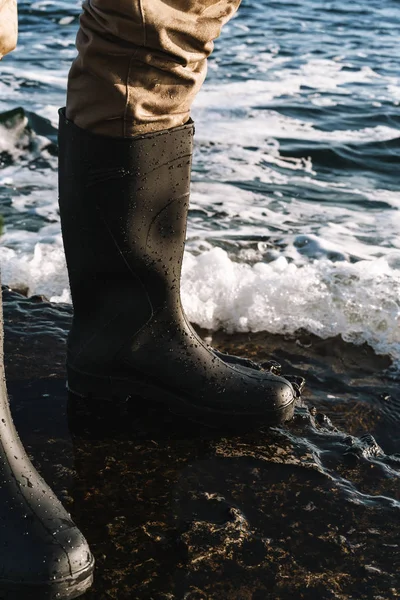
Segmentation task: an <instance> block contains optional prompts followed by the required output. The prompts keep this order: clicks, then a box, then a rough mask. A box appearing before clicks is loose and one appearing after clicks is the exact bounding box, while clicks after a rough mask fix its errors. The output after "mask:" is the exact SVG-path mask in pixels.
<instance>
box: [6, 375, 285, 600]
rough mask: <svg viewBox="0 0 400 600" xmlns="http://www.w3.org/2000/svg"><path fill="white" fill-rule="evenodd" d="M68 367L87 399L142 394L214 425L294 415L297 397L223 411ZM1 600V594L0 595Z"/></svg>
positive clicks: (137, 382)
mask: <svg viewBox="0 0 400 600" xmlns="http://www.w3.org/2000/svg"><path fill="white" fill-rule="evenodd" d="M67 371H68V382H67V388H68V391H69V392H71V393H72V394H74V395H75V396H79V397H81V398H87V399H91V400H93V399H98V400H116V401H124V400H126V398H128V397H129V396H134V395H135V396H136V395H137V396H141V397H143V398H146V399H148V400H151V401H153V402H157V403H160V402H161V403H163V404H165V405H166V406H167V407H168V408H169V410H170V412H172V413H173V414H175V415H177V416H183V417H185V418H187V419H189V420H191V421H194V422H196V423H201V424H203V425H206V426H207V427H211V428H217V427H218V428H219V427H221V426H225V427H226V426H239V427H241V428H242V427H244V426H245V425H246V424H254V423H258V424H260V425H262V424H263V425H277V424H279V423H283V422H285V421H289V420H290V419H292V418H293V413H294V404H295V398H294V397H293V398H292V401H291V402H289V403H288V404H286V405H284V406H282V407H281V408H279V409H278V410H276V409H275V410H268V411H267V410H266V411H263V412H262V413H251V414H249V413H248V412H244V413H240V412H231V411H229V412H228V411H220V410H215V409H212V408H209V407H207V406H201V407H200V406H197V405H195V404H191V403H190V402H188V401H187V400H185V399H184V398H181V397H180V396H177V395H176V394H175V393H173V392H171V391H169V390H166V389H164V388H159V387H157V386H156V385H154V383H151V382H148V381H143V380H141V379H139V378H135V377H129V379H128V378H122V377H104V376H103V377H102V376H98V375H90V374H88V373H83V372H81V371H78V370H76V369H73V368H71V367H67ZM0 600H1V597H0Z"/></svg>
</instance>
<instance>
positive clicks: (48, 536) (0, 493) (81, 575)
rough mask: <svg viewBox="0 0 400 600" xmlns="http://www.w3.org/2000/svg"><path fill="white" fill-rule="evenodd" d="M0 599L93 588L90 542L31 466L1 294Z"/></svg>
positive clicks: (70, 594) (36, 598)
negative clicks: (8, 379) (11, 384)
mask: <svg viewBox="0 0 400 600" xmlns="http://www.w3.org/2000/svg"><path fill="white" fill-rule="evenodd" d="M0 482H1V485H0V540H1V543H0V598H13V600H27V599H28V598H29V600H31V599H32V600H50V599H53V598H59V599H60V600H67V599H68V600H69V599H72V598H77V597H78V596H80V595H81V594H83V593H84V592H85V591H86V590H87V589H88V587H90V585H91V583H92V579H93V557H92V555H91V553H90V550H89V547H88V545H87V542H86V540H85V538H84V537H83V535H82V534H81V532H80V531H79V530H78V529H77V527H76V526H75V525H74V523H73V522H72V520H71V516H70V515H69V514H68V513H67V511H66V510H65V509H64V508H63V506H62V505H61V504H60V502H59V501H58V500H57V498H56V497H55V495H54V493H53V492H52V490H51V489H50V488H49V487H48V485H46V483H45V482H44V481H43V479H42V478H41V477H40V475H39V474H38V472H37V471H36V470H35V468H34V466H33V465H32V463H31V462H30V460H29V458H28V456H27V454H26V452H25V450H24V448H23V446H22V444H21V441H20V439H19V437H18V434H17V432H16V430H15V427H14V424H13V420H12V417H11V413H10V409H9V405H8V399H7V389H6V383H5V375H4V361H3V314H2V299H1V293H0Z"/></svg>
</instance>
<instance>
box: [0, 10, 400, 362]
mask: <svg viewBox="0 0 400 600" xmlns="http://www.w3.org/2000/svg"><path fill="white" fill-rule="evenodd" d="M19 11H20V37H19V45H18V48H17V49H16V51H15V52H14V53H13V54H11V55H9V56H7V57H6V58H5V59H4V60H3V61H2V62H1V63H0V112H1V113H4V112H6V111H10V110H12V109H14V108H16V107H22V108H23V111H20V112H18V113H16V114H15V115H14V116H12V117H9V118H8V120H4V119H3V124H2V125H0V157H1V164H0V213H1V214H2V215H3V217H4V234H3V236H2V237H1V238H0V264H1V270H2V279H3V283H5V284H8V285H10V286H13V287H16V288H17V289H24V290H25V291H26V293H27V294H44V295H46V296H47V297H48V298H50V299H51V300H52V301H54V302H69V301H70V293H69V288H68V278H67V272H66V267H65V259H64V254H63V247H62V240H61V234H60V221H59V215H58V209H57V159H56V151H55V148H54V142H55V134H56V130H55V128H56V126H57V110H58V108H59V107H60V106H63V105H64V103H65V89H66V81H67V74H68V69H69V66H70V64H71V61H72V60H73V58H74V56H75V55H76V50H75V46H74V40H75V35H76V31H77V28H78V16H79V12H80V3H79V2H71V1H70V0H57V1H52V0H39V1H36V2H35V1H22V2H19ZM399 33H400V5H399V3H398V2H396V1H395V0H368V2H367V0H362V1H354V2H352V3H351V4H349V3H348V2H344V1H343V0H333V1H330V2H323V1H322V0H290V1H289V0H280V1H279V2H271V1H267V0H257V2H256V1H255V0H244V2H243V3H242V6H241V8H240V10H239V12H238V14H237V15H236V17H235V18H234V19H233V20H232V21H230V22H229V23H228V24H227V25H226V26H225V28H224V30H223V33H222V35H221V37H220V38H219V39H218V40H217V41H216V44H215V51H214V53H213V54H212V56H211V58H210V59H209V67H208V77H207V80H206V82H205V84H204V86H203V88H202V90H201V92H200V93H199V95H198V97H197V99H196V101H195V104H194V107H193V114H192V116H193V119H194V121H195V124H196V136H195V155H194V169H193V178H192V200H191V205H190V212H189V223H188V239H187V244H186V253H185V258H184V265H183V281H182V296H183V302H184V306H185V309H186V311H187V314H188V316H189V318H190V320H191V321H192V322H195V323H197V324H198V325H200V326H202V327H204V328H207V329H210V330H216V329H221V328H222V329H226V330H227V331H229V332H246V331H250V332H256V331H263V330H266V331H270V332H273V333H293V332H295V331H296V330H298V329H299V328H302V329H305V330H306V331H309V332H311V333H314V334H317V335H318V336H320V337H322V338H327V337H330V336H335V335H341V336H342V337H343V339H344V340H345V341H348V342H352V343H355V344H360V343H363V342H368V343H369V344H370V345H371V346H372V348H373V349H374V350H375V351H376V352H377V353H380V354H389V355H390V356H391V357H392V359H393V360H394V362H395V364H396V363H397V364H399V361H400V325H399V306H400V293H399V292H400V236H399V233H400V217H399V206H400V193H399V187H400V186H399V180H398V164H399V160H400V133H399V129H400V116H399V115H400V113H399V111H400V108H399V105H400V63H399V60H398V43H399ZM43 119H48V120H49V121H50V123H49V124H46V121H44V120H43ZM28 122H29V124H30V128H29V127H27V124H28Z"/></svg>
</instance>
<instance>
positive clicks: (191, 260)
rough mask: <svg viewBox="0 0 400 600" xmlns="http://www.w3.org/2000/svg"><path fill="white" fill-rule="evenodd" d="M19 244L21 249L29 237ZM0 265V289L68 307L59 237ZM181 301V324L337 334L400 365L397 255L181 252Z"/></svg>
mask: <svg viewBox="0 0 400 600" xmlns="http://www.w3.org/2000/svg"><path fill="white" fill-rule="evenodd" d="M44 233H46V232H43V234H44ZM52 233H53V232H52V231H47V234H50V235H51V234H52ZM26 237H27V239H26V240H25V248H27V247H28V246H29V244H30V243H32V241H33V238H34V237H35V236H34V235H32V236H29V235H28V236H26ZM29 238H30V239H29ZM21 245H22V244H21ZM0 261H1V265H2V274H3V280H4V281H5V282H7V283H8V284H10V285H12V286H14V287H21V285H22V286H26V287H28V288H29V289H28V293H29V294H44V295H46V296H48V297H49V298H50V299H51V300H52V301H53V302H70V294H69V287H68V278H67V272H66V267H65V259H64V254H63V249H62V244H61V239H60V237H59V236H55V237H54V243H53V244H49V243H43V242H39V243H36V244H35V245H34V248H33V252H32V253H30V252H22V253H21V252H19V251H18V250H13V249H12V248H7V247H5V246H2V247H0ZM182 299H183V304H184V307H185V310H186V312H187V314H188V317H189V319H190V320H191V321H192V322H195V323H197V324H198V325H200V326H201V327H204V328H206V329H211V330H217V329H219V328H224V329H226V330H227V331H229V332H234V331H240V332H247V331H250V332H255V331H264V330H267V331H270V332H272V333H280V334H285V333H290V334H292V333H295V332H296V331H297V330H298V329H300V328H303V329H306V330H307V331H309V332H311V333H314V334H316V335H318V336H320V337H322V338H327V337H330V336H336V335H341V336H342V337H343V339H344V340H345V341H348V342H352V343H355V344H361V343H364V342H367V343H369V344H370V345H371V346H372V347H373V348H374V349H375V351H376V352H377V353H381V354H390V355H391V356H392V357H393V359H394V360H395V362H396V363H398V364H399V365H400V323H399V320H400V252H393V253H391V254H389V255H388V256H386V257H382V258H378V259H375V260H362V261H358V262H357V263H354V264H351V263H349V262H346V261H338V262H332V261H329V260H327V259H324V258H321V259H316V260H313V261H312V262H308V263H306V264H303V265H296V264H294V263H293V262H289V261H288V260H287V259H286V258H285V257H284V256H279V257H278V258H276V259H275V260H272V261H271V262H269V263H265V262H253V264H249V263H248V262H238V261H236V260H233V259H232V258H231V257H229V255H228V253H227V252H226V251H225V250H223V249H222V248H211V249H210V250H206V251H203V252H202V253H200V254H198V255H194V254H192V253H190V252H186V254H185V258H184V264H183V277H182Z"/></svg>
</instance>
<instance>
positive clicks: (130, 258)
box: [59, 111, 296, 427]
mask: <svg viewBox="0 0 400 600" xmlns="http://www.w3.org/2000/svg"><path fill="white" fill-rule="evenodd" d="M193 129H194V128H193V124H192V123H191V122H190V123H188V124H187V125H184V126H182V127H177V128H175V129H171V130H166V131H162V132H157V133H153V134H148V135H142V136H138V137H136V138H128V139H123V138H117V139H115V138H109V137H103V136H99V135H95V134H92V133H90V132H88V131H85V130H82V129H80V128H78V127H76V126H75V125H74V124H73V123H72V122H71V121H68V120H67V119H66V118H65V116H64V113H63V112H62V111H61V112H60V129H59V152H60V164H59V177H60V182H59V187H60V216H61V225H62V232H63V239H64V247H65V253H66V259H67V265H68V272H69V278H70V286H71V294H72V301H73V305H74V311H75V312H74V319H73V324H72V328H71V331H70V335H69V340H68V358H67V370H68V387H69V389H70V391H71V392H73V393H75V394H77V395H80V396H82V397H99V398H116V399H125V398H126V397H127V396H130V395H140V396H142V397H143V398H148V399H154V400H157V401H162V402H165V403H166V404H167V405H168V406H169V408H170V410H171V411H172V412H175V413H177V414H183V415H185V416H187V417H189V418H191V419H193V420H195V421H200V422H202V423H205V424H207V425H210V426H218V427H219V426H221V425H227V426H230V425H235V426H236V425H238V424H242V425H246V426H247V425H249V424H250V423H252V424H261V423H268V424H272V423H278V422H282V421H285V420H287V419H290V418H291V417H292V415H293V409H294V400H295V396H296V392H295V391H294V388H293V387H292V385H291V383H289V382H288V381H287V380H286V379H284V378H282V377H279V376H277V375H275V374H273V373H271V372H268V371H264V370H258V369H257V368H249V365H247V364H246V362H245V363H243V362H242V363H241V364H237V363H235V362H234V361H233V362H232V360H230V359H229V357H228V358H227V360H224V359H223V357H222V356H221V355H219V354H217V353H216V352H214V351H212V350H211V349H210V348H208V347H207V346H206V344H205V343H204V342H203V341H202V340H201V339H200V338H199V337H198V336H197V335H196V334H195V333H194V331H193V329H192V328H191V327H190V325H189V324H188V322H187V319H186V317H185V314H184V312H183V310H182V306H181V300H180V292H179V287H180V275H181V264H182V257H183V250H184V242H185V235H186V220H187V212H188V203H189V185H190V171H191V157H192V145H193Z"/></svg>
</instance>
